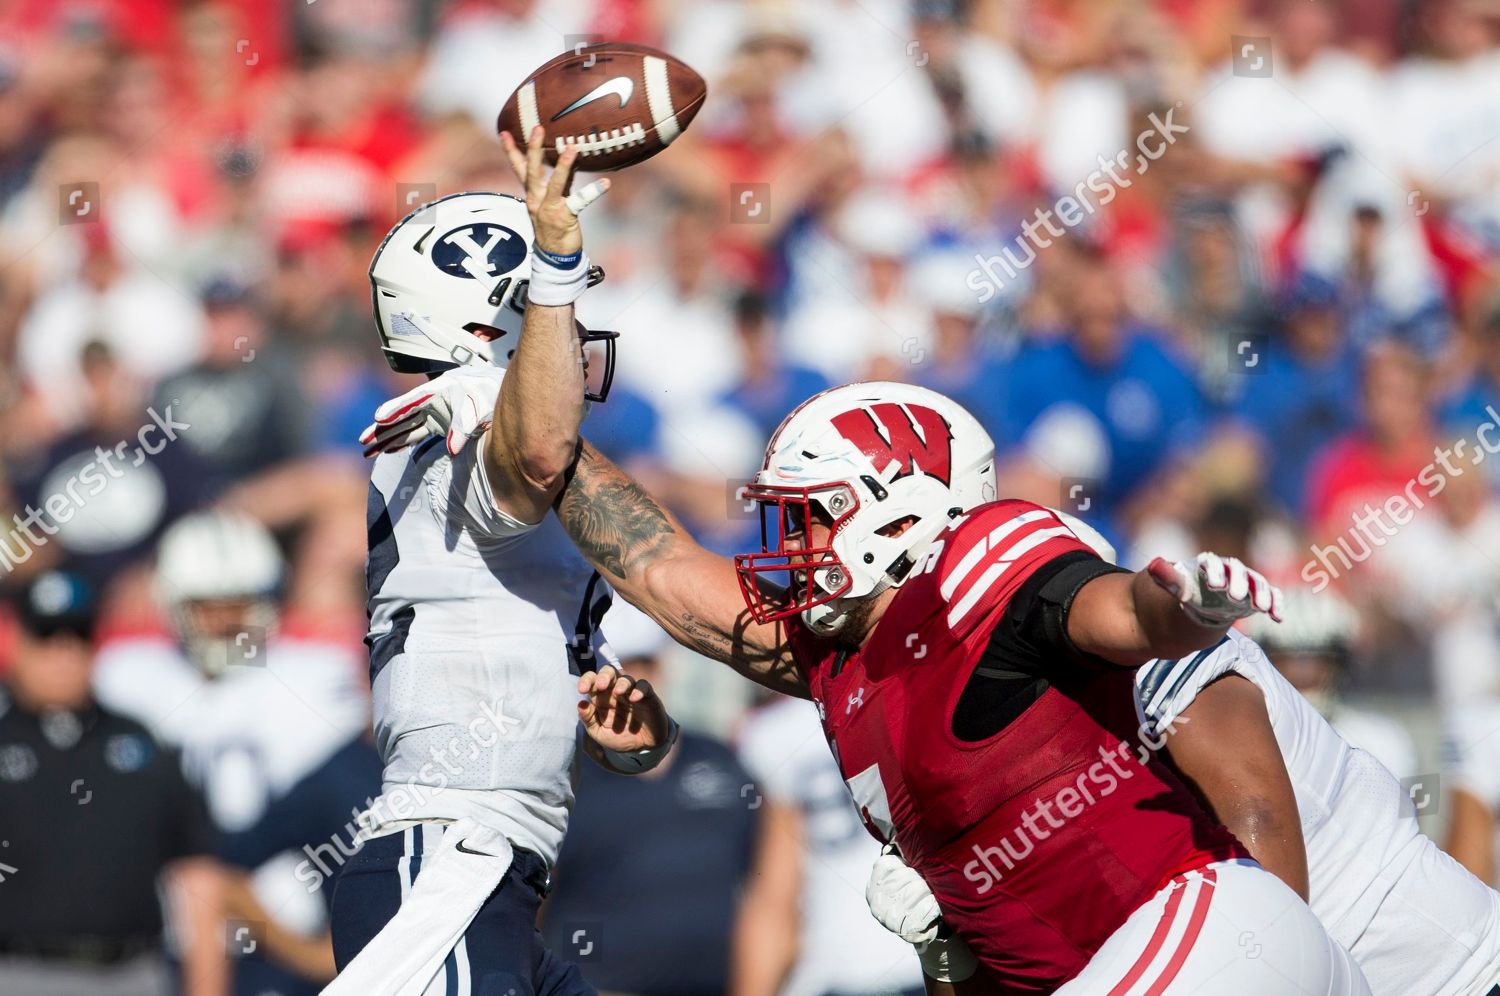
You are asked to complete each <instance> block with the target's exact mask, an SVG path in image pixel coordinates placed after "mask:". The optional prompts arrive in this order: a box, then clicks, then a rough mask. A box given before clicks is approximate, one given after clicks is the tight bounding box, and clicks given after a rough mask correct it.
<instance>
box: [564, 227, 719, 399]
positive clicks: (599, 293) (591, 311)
mask: <svg viewBox="0 0 1500 996" xmlns="http://www.w3.org/2000/svg"><path fill="white" fill-rule="evenodd" d="M716 219H717V214H716V212H715V211H714V208H713V207H712V206H711V205H710V204H708V203H706V202H703V201H696V202H695V201H680V202H678V203H676V204H673V205H672V206H671V209H670V213H669V214H668V216H667V218H666V219H665V222H664V225H665V232H664V240H663V245H662V247H661V252H660V257H659V259H656V260H649V259H648V260H647V261H645V262H643V263H642V264H641V266H642V269H641V270H639V271H637V272H636V273H634V274H632V275H631V277H630V278H629V279H626V280H623V281H620V282H618V283H617V282H616V281H614V280H608V279H607V280H605V281H604V283H602V284H600V285H599V286H598V287H597V288H596V289H594V290H593V291H591V292H590V293H589V295H588V297H587V298H585V299H584V304H583V305H582V306H581V307H580V310H579V318H580V320H581V321H582V322H583V323H584V324H585V325H587V326H589V327H590V328H604V329H615V330H617V331H618V332H620V335H621V339H620V342H621V348H620V350H619V354H618V357H619V358H618V360H617V363H618V369H617V376H618V377H619V380H620V382H621V383H622V385H623V386H625V387H628V388H630V389H631V390H633V391H635V392H636V393H637V394H639V395H641V396H642V397H644V398H646V399H647V400H648V401H650V402H651V403H652V404H654V405H656V406H657V407H658V408H660V409H662V410H675V411H681V410H684V409H688V408H692V407H694V406H695V405H698V404H702V403H704V402H706V401H708V400H709V399H711V398H712V397H713V396H714V395H716V394H718V393H720V392H721V391H723V390H724V389H725V388H727V387H728V386H729V385H730V384H732V383H733V382H734V381H735V379H736V378H737V377H738V375H739V367H740V355H739V350H738V349H737V348H736V344H735V341H734V328H733V321H732V317H731V315H730V310H729V300H728V293H729V292H728V289H727V287H726V286H725V285H724V283H723V277H722V274H720V273H719V272H717V270H716V268H715V267H714V265H713V262H714V260H713V250H712V244H713V235H714V229H715V222H716Z"/></svg>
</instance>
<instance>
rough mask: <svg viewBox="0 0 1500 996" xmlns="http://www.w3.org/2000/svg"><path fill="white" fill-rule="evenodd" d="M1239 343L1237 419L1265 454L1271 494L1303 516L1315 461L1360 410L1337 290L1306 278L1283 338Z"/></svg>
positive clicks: (1288, 308) (1289, 307) (1293, 298)
mask: <svg viewBox="0 0 1500 996" xmlns="http://www.w3.org/2000/svg"><path fill="white" fill-rule="evenodd" d="M1239 342H1240V343H1243V344H1244V345H1243V346H1240V345H1238V344H1235V346H1234V351H1235V355H1234V357H1233V359H1232V360H1231V363H1235V364H1237V365H1238V366H1239V367H1240V369H1241V370H1242V371H1243V373H1244V377H1243V378H1241V384H1242V390H1241V393H1240V397H1239V400H1238V403H1237V404H1236V406H1235V414H1236V415H1237V417H1238V419H1239V421H1240V422H1241V423H1242V424H1243V425H1245V426H1246V427H1247V428H1249V429H1250V431H1251V432H1253V433H1254V434H1255V436H1256V438H1257V442H1258V443H1259V445H1260V446H1261V448H1262V452H1263V453H1264V460H1265V467H1266V474H1265V484H1266V488H1267V489H1268V490H1269V491H1270V493H1271V495H1272V497H1273V498H1275V500H1276V501H1277V502H1279V503H1280V504H1281V507H1282V508H1283V509H1285V510H1286V511H1287V512H1288V513H1290V514H1293V515H1297V516H1299V517H1300V516H1301V515H1302V514H1303V513H1304V512H1305V509H1304V507H1303V502H1304V501H1305V499H1306V496H1305V494H1304V491H1303V487H1304V483H1303V482H1304V481H1306V479H1307V472H1308V467H1309V464H1310V463H1311V462H1312V459H1313V456H1314V454H1316V453H1318V452H1319V451H1320V450H1322V449H1323V448H1324V447H1326V446H1328V445H1329V444H1330V443H1331V442H1332V441H1333V440H1334V439H1336V438H1338V437H1340V436H1342V435H1344V434H1345V433H1347V432H1348V431H1349V430H1350V429H1352V428H1353V426H1354V422H1355V417H1356V406H1357V405H1358V403H1359V385H1358V372H1357V364H1358V358H1357V354H1356V353H1355V352H1354V350H1353V349H1351V348H1350V347H1349V345H1348V343H1347V341H1346V340H1345V338H1344V330H1343V327H1342V326H1341V324H1340V322H1339V315H1338V310H1337V306H1336V302H1335V300H1334V293H1333V288H1332V287H1331V286H1329V285H1328V284H1327V282H1325V281H1323V280H1320V279H1318V278H1317V277H1314V276H1312V275H1307V276H1305V277H1304V278H1303V279H1301V280H1299V281H1298V282H1297V285H1296V286H1295V287H1294V288H1293V290H1292V292H1291V293H1290V294H1289V295H1288V298H1287V302H1286V305H1285V319H1284V321H1283V323H1282V326H1281V329H1280V330H1279V333H1278V334H1277V335H1275V336H1274V338H1273V337H1270V336H1264V335H1261V336H1247V337H1244V338H1241V339H1240V340H1239ZM1260 354H1263V355H1260ZM1257 368H1258V369H1257Z"/></svg>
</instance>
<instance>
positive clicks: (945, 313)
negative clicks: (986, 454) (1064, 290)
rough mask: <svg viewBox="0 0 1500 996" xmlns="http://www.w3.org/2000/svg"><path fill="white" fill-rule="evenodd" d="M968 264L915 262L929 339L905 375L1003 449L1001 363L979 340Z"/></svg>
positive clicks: (947, 257) (939, 257)
mask: <svg viewBox="0 0 1500 996" xmlns="http://www.w3.org/2000/svg"><path fill="white" fill-rule="evenodd" d="M970 265H971V264H970V261H969V260H966V259H965V258H964V257H963V256H961V255H957V254H954V253H941V254H933V255H930V256H928V257H926V258H925V259H924V260H922V261H921V262H919V263H918V264H916V266H915V267H914V276H915V278H916V282H917V285H918V286H919V287H920V288H921V289H922V292H923V294H924V296H925V297H926V300H927V304H928V307H929V308H930V309H931V314H932V342H931V345H930V346H929V347H928V349H927V351H926V353H925V354H918V355H917V356H915V357H913V366H912V369H911V376H910V378H908V379H910V380H911V381H912V382H913V383H916V384H920V385H922V386H923V387H927V388H931V389H932V390H934V391H938V392H940V393H942V394H946V395H947V396H948V397H950V398H952V399H953V400H955V401H957V402H958V403H959V404H961V405H963V406H964V407H965V408H967V409H968V410H969V413H970V414H971V415H973V416H974V417H975V418H977V419H978V420H979V424H980V425H982V426H984V428H985V431H987V432H988V433H989V434H990V438H991V439H993V440H994V441H995V446H996V447H997V448H1000V449H1003V448H1005V446H1006V445H1007V444H1008V443H1010V442H1011V435H1010V434H1011V432H1012V431H1013V430H1012V428H1011V427H1010V426H1009V425H1007V424H1006V417H1007V412H1008V409H1007V406H1006V400H1007V399H1006V383H1005V365H1004V363H1003V361H1002V360H1001V359H1000V358H999V357H998V356H996V355H995V351H994V350H993V349H986V348H985V346H984V344H983V343H981V342H980V340H979V320H980V315H981V314H982V312H983V306H982V305H981V304H980V303H979V299H978V297H977V296H976V295H975V294H974V293H973V291H971V290H970V289H969V287H968V285H967V284H966V282H965V280H966V277H967V276H968V273H969V270H970ZM787 411H791V409H790V408H788V409H787Z"/></svg>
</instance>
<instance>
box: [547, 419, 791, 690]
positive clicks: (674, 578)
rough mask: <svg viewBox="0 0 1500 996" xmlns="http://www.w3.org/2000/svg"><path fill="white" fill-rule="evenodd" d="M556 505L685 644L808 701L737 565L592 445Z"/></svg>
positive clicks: (637, 602) (619, 580)
mask: <svg viewBox="0 0 1500 996" xmlns="http://www.w3.org/2000/svg"><path fill="white" fill-rule="evenodd" d="M556 507H557V517H558V519H559V520H560V521H561V522H562V525H563V529H564V530H566V532H567V534H568V536H569V537H570V538H571V539H572V540H573V542H574V543H575V544H576V545H577V546H578V549H579V550H580V551H581V552H582V553H583V555H584V557H586V558H587V559H588V560H589V562H590V563H592V564H593V565H594V566H595V567H596V568H598V570H599V571H600V572H601V573H602V574H603V575H604V576H605V579H606V580H607V581H609V582H610V584H612V585H613V586H614V588H615V590H616V591H617V592H619V594H620V595H621V596H622V597H623V598H624V599H625V600H626V601H628V602H630V603H631V604H632V605H634V606H635V607H636V608H638V609H640V610H641V611H642V612H645V613H646V614H647V615H648V616H650V617H651V618H652V619H654V620H656V622H657V624H658V625H660V626H661V627H662V628H663V629H665V630H666V631H667V632H668V633H670V634H671V635H672V638H673V639H675V640H676V641H677V642H678V643H681V644H682V645H684V646H686V647H688V648H689V649H690V650H696V651H697V652H698V653H701V654H702V655H703V656H705V657H707V658H709V659H710V660H716V661H722V662H724V663H726V664H728V665H729V666H730V667H732V668H734V669H735V670H736V671H738V672H739V673H741V674H743V675H745V676H746V677H748V678H750V679H751V680H753V681H757V682H759V683H761V684H762V685H765V686H766V687H768V688H774V689H776V690H777V691H783V692H787V693H789V694H792V695H802V696H806V694H807V689H806V686H805V684H804V683H803V682H802V679H801V677H800V675H799V674H798V672H797V670H796V667H795V665H794V663H793V661H792V658H791V651H790V649H789V648H788V647H787V645H786V640H785V638H784V636H783V634H782V632H781V630H780V628H779V627H775V626H766V625H757V624H755V623H754V622H753V621H752V620H751V618H750V612H749V610H748V609H746V608H745V603H744V599H743V598H742V597H741V595H740V588H739V582H738V580H737V579H736V577H735V571H734V565H733V564H732V563H730V562H729V561H728V560H726V559H724V558H723V557H720V556H718V555H716V554H713V553H710V552H709V551H707V550H704V549H703V548H702V547H701V546H699V545H698V544H697V542H695V541H694V540H693V537H692V536H691V535H689V534H688V532H687V530H685V529H684V528H683V527H682V524H681V523H679V522H678V521H677V520H676V519H675V518H673V516H672V514H671V513H670V512H667V511H666V510H664V509H663V508H662V507H661V506H660V505H658V504H657V503H656V501H655V500H653V499H652V497H651V496H650V495H649V494H648V493H647V492H646V490H645V489H644V488H642V487H641V486H640V485H639V484H637V483H636V482H635V481H633V480H631V479H630V477H629V475H627V474H626V473H624V472H623V471H621V470H620V469H619V468H618V467H616V466H615V465H614V464H612V463H610V462H609V460H608V459H607V458H606V457H604V456H601V455H600V454H599V453H598V452H597V451H596V450H594V449H593V448H591V447H590V446H589V445H588V444H587V443H584V444H583V446H582V447H580V450H579V455H578V460H577V461H576V462H575V463H574V465H573V471H572V474H571V475H570V477H569V480H568V482H567V485H566V486H565V487H564V488H563V491H562V494H561V495H560V496H559V498H558V501H557V506H556Z"/></svg>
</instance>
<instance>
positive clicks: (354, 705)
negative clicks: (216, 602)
mask: <svg viewBox="0 0 1500 996" xmlns="http://www.w3.org/2000/svg"><path fill="white" fill-rule="evenodd" d="M359 677H360V669H359V661H358V658H357V657H356V655H354V654H351V653H348V652H347V651H345V650H343V649H342V648H339V647H337V646H334V645H332V644H328V643H323V642H319V641H312V640H296V639H273V640H272V641H271V642H270V644H269V645H268V646H267V647H266V648H265V664H264V665H263V666H250V665H241V666H233V667H230V668H228V669H227V670H226V671H225V672H224V673H223V674H222V675H220V676H218V677H216V678H208V677H205V676H204V675H203V673H202V672H201V671H199V670H198V669H197V668H196V667H194V666H193V665H192V663H191V662H189V661H188V659H187V658H186V657H185V656H183V654H182V651H181V650H179V649H178V648H177V646H176V645H175V644H173V643H171V642H169V641H167V640H164V639H156V638H139V639H128V640H119V641H114V642H110V643H107V644H105V646H104V648H103V649H102V650H101V651H100V653H99V659H98V662H97V663H96V665H95V668H94V694H95V695H96V696H97V697H98V699H99V702H100V703H101V704H102V705H104V706H105V707H106V708H109V709H113V710H114V711H115V712H119V713H123V714H124V715H126V716H129V717H131V718H132V719H135V720H137V721H139V722H140V723H142V724H143V725H145V726H146V727H147V728H148V729H150V730H151V732H152V733H154V734H156V735H157V736H158V737H160V738H161V739H162V741H163V742H165V743H168V744H170V745H172V746H173V747H176V748H178V749H179V750H180V751H181V752H182V758H183V764H184V765H185V766H186V768H187V770H188V774H189V775H190V776H192V780H193V781H194V782H195V783H197V784H200V785H202V786H203V792H204V797H205V799H206V801H207V803H208V809H209V814H210V815H211V816H212V817H213V819H214V823H215V824H216V825H217V826H219V827H220V828H221V829H223V830H226V831H228V832H231V833H234V832H238V831H241V830H243V829H245V828H246V827H248V826H250V825H251V824H252V823H254V822H255V821H256V820H257V819H259V817H260V815H261V813H262V812H263V811H264V810H265V807H266V804H267V803H268V802H269V801H270V800H272V799H274V798H277V797H279V796H281V795H283V794H285V793H286V791H287V790H288V789H290V788H292V786H293V785H295V784H297V782H299V781H301V780H302V779H303V778H304V777H305V776H306V775H307V774H308V773H309V772H310V771H312V770H313V769H315V768H317V767H318V765H320V764H322V763H323V761H325V760H326V759H327V758H328V757H329V756H330V755H332V754H333V753H334V752H336V751H337V750H339V749H340V748H341V747H343V746H344V745H346V744H348V743H349V742H350V741H351V740H354V739H356V738H358V737H360V736H361V735H362V734H363V733H364V732H365V730H366V728H367V727H368V717H367V715H366V712H365V696H364V693H363V692H362V691H361V690H360V688H359Z"/></svg>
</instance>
